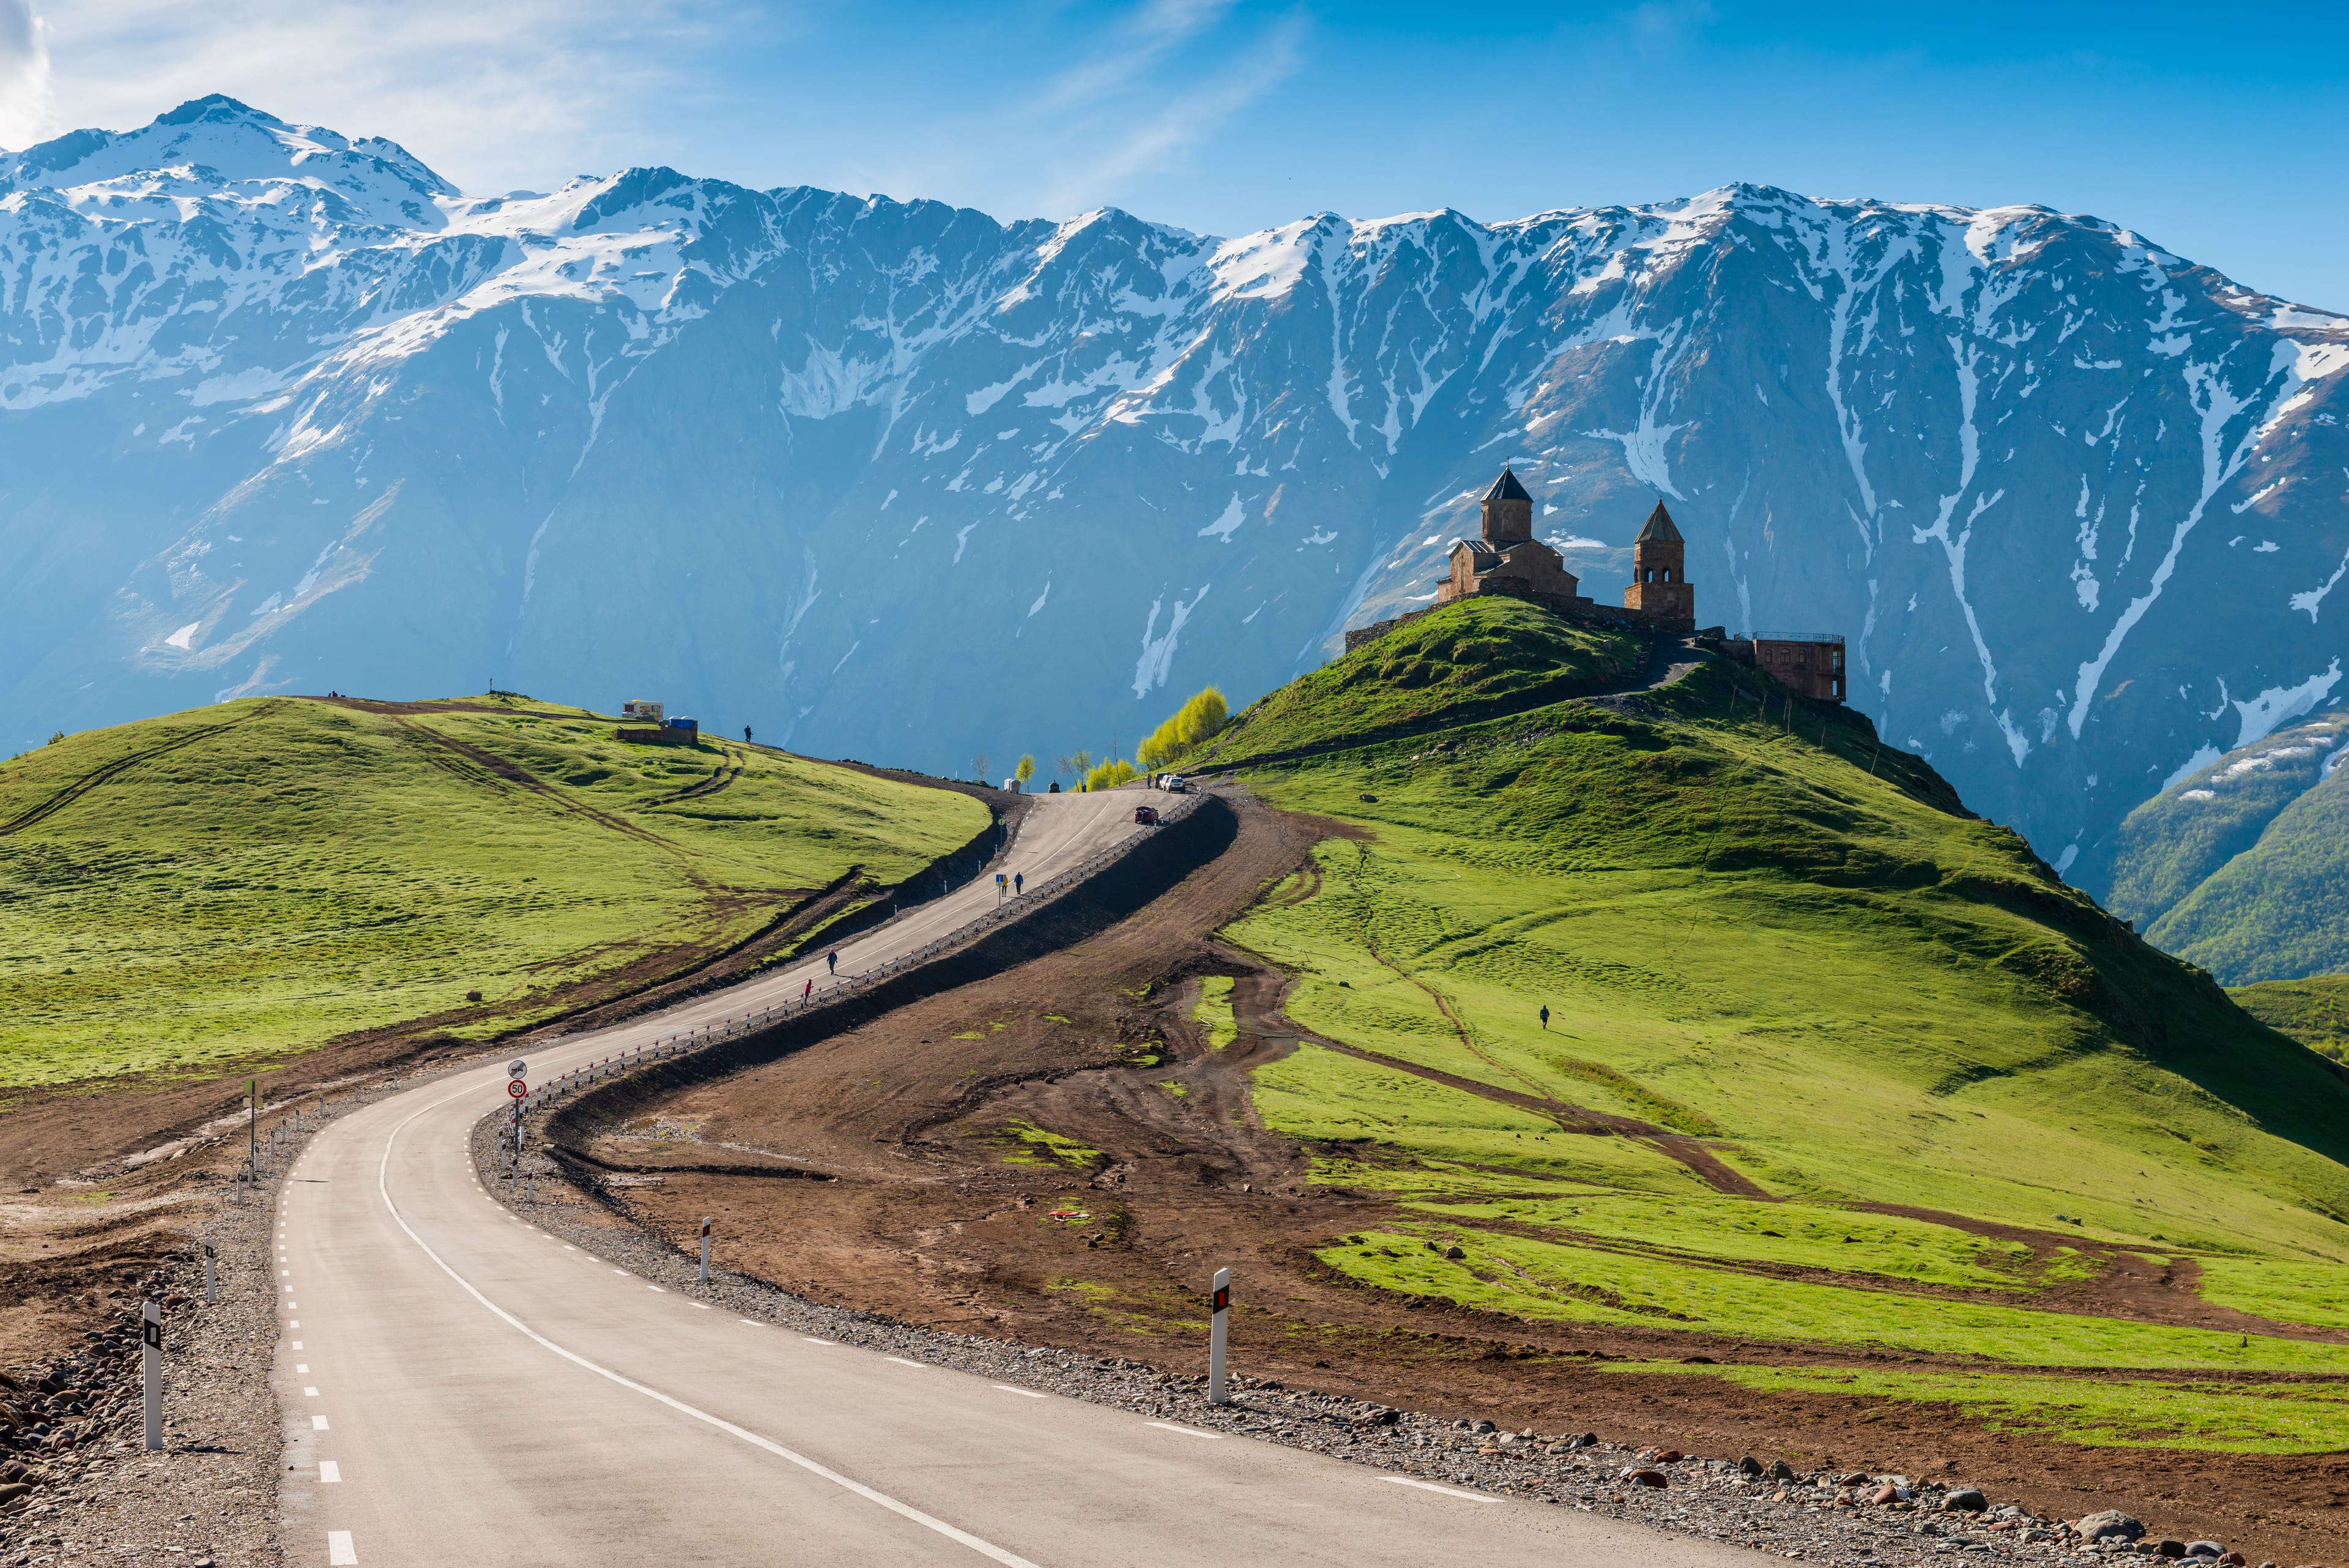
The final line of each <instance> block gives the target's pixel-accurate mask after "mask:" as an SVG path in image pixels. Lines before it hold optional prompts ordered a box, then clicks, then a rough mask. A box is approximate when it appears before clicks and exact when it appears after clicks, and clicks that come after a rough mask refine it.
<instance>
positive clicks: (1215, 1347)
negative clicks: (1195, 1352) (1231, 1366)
mask: <svg viewBox="0 0 2349 1568" xmlns="http://www.w3.org/2000/svg"><path fill="white" fill-rule="evenodd" d="M1231 1315H1232V1272H1231V1271H1230V1270H1229V1269H1217V1270H1216V1312H1215V1316H1213V1317H1212V1318H1210V1319H1209V1320H1208V1321H1209V1323H1210V1324H1213V1326H1212V1327H1210V1328H1209V1329H1208V1330H1207V1403H1208V1404H1210V1405H1228V1404H1230V1403H1231V1399H1230V1397H1228V1396H1227V1395H1226V1394H1225V1392H1224V1327H1225V1324H1226V1323H1227V1322H1228V1321H1229V1319H1230V1318H1231Z"/></svg>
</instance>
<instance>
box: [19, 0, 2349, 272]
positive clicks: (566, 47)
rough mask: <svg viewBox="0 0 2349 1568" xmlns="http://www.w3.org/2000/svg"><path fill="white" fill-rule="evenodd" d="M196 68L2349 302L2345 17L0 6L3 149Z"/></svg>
mask: <svg viewBox="0 0 2349 1568" xmlns="http://www.w3.org/2000/svg"><path fill="white" fill-rule="evenodd" d="M205 92H227V93H231V94H233V95H234V96H236V97H238V98H242V99H245V100H246V101H247V102H250V103H253V104H255V105H256V106H258V107H261V108H264V109H269V110H270V111H272V112H274V113H276V114H279V115H282V116H284V117H285V118H286V119H298V120H307V121H314V122H318V123H324V124H327V125H332V126H334V127H336V129H338V130H344V131H347V132H349V133H352V134H355V135H356V134H377V135H384V136H389V137H391V138H393V139H394V140H398V141H401V142H403V143H405V144H406V145H408V146H409V148H410V149H412V150H413V151H416V152H417V153H418V154H419V156H421V157H423V158H424V159H425V160H426V161H428V162H430V163H431V164H433V165H434V166H435V167H436V168H438V169H440V171H442V172H443V173H445V174H447V175H448V176H449V177H450V179H452V180H454V181H456V182H458V183H459V184H460V185H462V186H464V187H465V188H466V189H467V190H469V191H475V192H496V191H504V190H508V189H513V188H517V187H533V188H543V187H545V186H547V185H550V184H553V183H556V182H560V181H561V180H562V179H564V177H566V176H568V175H571V174H574V173H601V172H605V171H609V170H611V169H615V168H617V167H620V166H623V165H625V164H628V163H667V164H670V165H672V166H674V167H676V168H678V169H682V170H684V171H687V172H688V173H693V174H701V175H714V176H720V177H723V178H727V179H732V180H737V181H741V182H746V183H750V184H755V185H761V186H771V185H779V184H792V183H808V184H816V185H823V186H826V187H831V188H834V189H841V190H849V191H854V192H871V191H879V192H886V193H887V194H890V195H893V196H898V197H915V196H926V197H934V198H936V199H939V200H944V201H948V202H958V203H961V204H964V205H968V206H972V207H977V208H979V209H981V210H983V211H986V212H988V213H994V214H996V215H997V216H999V217H1025V216H1039V215H1040V216H1052V217H1058V216H1065V215H1067V214H1069V213H1076V212H1081V211H1083V210H1085V209H1087V208H1090V207H1094V206H1099V205H1103V204H1112V205H1116V206H1122V207H1125V208H1127V209H1129V210H1131V211H1133V212H1135V213H1140V214H1142V215H1143V216H1144V217H1147V218H1152V219H1155V220H1157V221H1159V222H1163V223H1176V224H1180V225H1182V226H1184V227H1185V228H1190V229H1195V230H1202V231H1206V232H1209V233H1216V234H1237V233H1241V232H1245V231H1247V230H1248V229H1252V228H1257V227H1261V226H1264V225H1267V224H1271V223H1281V222H1285V221H1288V220H1289V219H1292V218H1295V217H1299V216H1302V215H1304V214H1306V213H1314V212H1319V211H1322V210H1325V209H1327V210H1334V211H1337V212H1340V213H1346V214H1348V215H1350V216H1355V217H1370V216H1378V215H1383V214H1386V213H1397V212H1409V211H1419V210H1424V209H1428V208H1433V207H1443V206H1451V207H1456V208H1458V209H1460V210H1461V211H1463V212H1465V213H1469V214H1470V215H1471V216H1474V217H1476V218H1481V219H1495V218H1505V217H1515V216H1519V215H1522V214H1524V213H1531V212H1537V211H1540V210H1542V209H1545V208H1549V207H1562V206H1579V205H1588V204H1592V203H1599V202H1647V201H1655V200H1660V199H1663V198H1668V197H1672V196H1678V195H1685V194H1689V193H1691V192H1697V191H1701V190H1704V189H1707V188H1709V187H1712V186H1714V185H1719V184H1723V183H1725V182H1730V181H1733V180H1748V181H1754V182H1760V183H1767V184H1775V185H1784V186H1786V187H1788V188H1790V189H1793V190H1796V191H1801V192H1806V193H1809V194H1814V195H1870V196H1881V197H1886V198H1889V199H1895V200H1904V201H1935V202H1959V203H1963V204H1967V205H1994V204H1999V203H2003V202H2040V203H2044V204H2045V205H2048V206H2052V207H2057V208H2061V209H2064V210H2066V211H2072V212H2085V213H2095V215H2097V216H2099V217H2103V218H2107V219H2111V220H2114V221H2116V222H2119V223H2127V224H2129V225H2130V226H2132V227H2134V228H2136V229H2137V230H2139V231H2140V232H2142V233H2144V234H2147V235H2148V236H2150V237H2151V238H2153V239H2155V240H2156V241H2158V242H2159V243H2160V244H2164V245H2166V246H2168V248H2170V249H2172V250H2174V251H2176V252H2178V254H2183V255H2187V256H2190V257H2192V258H2194V259H2196V260H2198V261H2203V262H2207V263H2209V264H2210V265H2214V266H2217V267H2219V268H2220V269H2221V270H2223V271H2225V272H2227V273H2229V274H2230V275H2232V276H2234V277H2235V278H2237V279H2238V280H2239V281H2240V282H2243V283H2246V284H2249V285H2251V286H2254V287H2257V288H2261V289H2265V290H2267V291H2269V292H2271V293H2275V294H2279V295H2282V296H2286V297H2289V298H2292V299H2295V300H2299V301H2302V302H2304V303H2309V304H2314V305H2320V306H2330V307H2333V308H2336V309H2349V265H2344V261H2343V259H2342V258H2343V257H2344V254H2349V217H2344V207H2349V202H2344V196H2343V187H2344V178H2343V170H2344V166H2349V6H2344V5H2333V6H2330V7H2318V6H2314V5H2308V6H2295V5H2287V6H2261V5H2238V6H2233V7H2225V6H2213V5H2192V6H2185V5H2133V6H2127V7H2121V6H2108V5H2050V4H2044V3H2043V4H2038V5H1942V6H1939V7H1925V8H1920V7H1915V6H1906V5H1881V4H1875V5H1808V6H1789V5H1750V4H1744V3H1740V0H1709V3H1708V0H1692V3H1682V0H1655V3H1651V4H1645V5H1553V6H1530V5H1470V4H1449V5H1446V4H1435V5H1429V4H1418V5H1382V4H1354V5H1334V4H1267V5H1257V4H1247V3H1238V0H1233V3H1219V0H1150V3H1144V4H1079V3H1073V0H1063V3H1059V4H1040V5H1027V6H1018V5H936V4H874V5H758V4H750V3H746V0H626V3H621V0H489V3H488V4H484V3H483V0H402V3H400V4H397V5H389V4H381V3H378V0H305V3H304V4H302V5H298V6H290V5H282V4H264V3H262V0H208V3H207V4H205V5H186V4H184V0H73V3H72V4H71V5H66V4H63V3H61V0H0V145H7V146H18V145H22V144H23V143H25V142H26V141H27V140H33V139H35V138H36V137H39V136H46V135H51V134H55V133H56V132H57V131H58V130H66V129H70V128H72V127H76V126H81V125H103V126H111V127H121V126H127V125H131V124H137V123H140V122H142V121H144V120H146V119H150V118H151V117H152V116H153V115H154V114H155V113H157V112H158V111H160V109H166V108H168V107H170V106H171V104H173V103H176V102H179V101H181V100H182V99H187V98H191V97H195V96H199V95H201V94H202V93H205Z"/></svg>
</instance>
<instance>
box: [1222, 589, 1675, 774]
mask: <svg viewBox="0 0 2349 1568" xmlns="http://www.w3.org/2000/svg"><path fill="white" fill-rule="evenodd" d="M1647 663H1648V641H1647V639H1645V638H1640V637H1631V636H1627V635H1625V634H1623V633H1620V632H1611V631H1600V630H1597V629H1594V628H1588V627H1581V626H1577V625H1575V624H1573V623H1572V622H1570V621H1566V620H1562V619H1560V618H1557V616H1554V615H1552V614H1550V613H1549V612H1548V611H1547V610H1545V609H1541V608H1538V607H1535V606H1533V605H1528V604H1523V603H1520V602H1518V601H1517V600H1516V599H1506V598H1475V599H1464V600H1462V601H1461V602H1459V603H1457V604H1452V605H1446V606H1444V607H1443V608H1441V609H1437V610H1433V611H1431V612H1429V613H1428V614H1426V615H1424V616H1422V617H1421V618H1419V619H1417V620H1414V621H1412V622H1409V623H1408V624H1406V625H1403V626H1400V627H1397V628H1395V629H1394V630H1393V631H1391V632H1389V633H1388V634H1387V635H1386V636H1384V637H1382V638H1380V639H1378V640H1377V641H1375V642H1373V643H1371V644H1369V645H1367V646H1365V647H1363V648H1361V649H1356V650H1355V651H1354V652H1352V653H1350V654H1348V655H1346V657H1344V658H1343V659H1338V660H1336V661H1335V662H1333V663H1330V664H1325V665H1323V666H1322V667H1321V668H1320V669H1319V670H1314V671H1312V672H1311V673H1310V674H1308V675H1303V676H1300V677H1299V678H1298V679H1297V680H1292V681H1290V682H1289V683H1288V685H1286V686H1284V687H1281V688H1280V689H1279V690H1278V691H1273V692H1271V693H1269V694H1268V695H1266V696H1264V697H1262V698H1259V699H1258V700H1257V701H1255V702H1254V703H1252V704H1250V705H1249V707H1248V708H1247V711H1245V712H1243V713H1241V714H1240V716H1239V717H1238V718H1237V719H1235V720H1233V721H1232V723H1231V727H1230V728H1229V729H1227V730H1226V731H1225V732H1223V733H1222V734H1221V735H1219V736H1217V737H1216V740H1215V741H1214V742H1211V743H1210V744H1209V745H1208V746H1207V747H1206V748H1205V749H1204V750H1203V751H1202V752H1200V753H1198V754H1197V755H1195V756H1193V757H1188V758H1186V759H1185V764H1186V765H1187V766H1190V767H1194V768H1205V767H1206V766H1208V765H1210V764H1213V765H1215V766H1218V767H1222V766H1228V765H1230V764H1232V763H1237V762H1240V761H1244V760H1245V759H1247V758H1250V757H1264V756H1271V755H1274V754H1277V753H1288V752H1294V751H1299V750H1303V749H1307V748H1310V747H1314V746H1319V745H1326V744H1329V743H1330V742H1342V741H1348V740H1350V739H1355V738H1359V737H1361V736H1363V735H1366V734H1370V733H1372V732H1381V731H1387V730H1395V729H1402V728H1408V727H1413V726H1417V725H1422V724H1425V723H1429V722H1434V721H1439V720H1444V719H1455V720H1456V719H1466V718H1474V717H1475V716H1477V715H1479V714H1481V713H1485V712H1498V711H1504V710H1507V709H1515V708H1521V707H1529V706H1534V705H1537V704H1539V703H1542V702H1549V701H1557V700H1558V699H1559V698H1562V697H1569V696H1574V695H1577V694H1578V693H1582V692H1588V691H1609V690H1613V689H1616V688H1619V687H1620V686H1622V685H1624V684H1626V683H1628V682H1630V681H1631V680H1633V679H1635V678H1636V677H1637V676H1638V675H1639V674H1640V671H1642V670H1645V669H1646V668H1647Z"/></svg>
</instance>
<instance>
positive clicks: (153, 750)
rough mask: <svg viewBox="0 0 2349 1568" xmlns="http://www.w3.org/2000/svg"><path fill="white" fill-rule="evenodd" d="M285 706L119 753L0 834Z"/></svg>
mask: <svg viewBox="0 0 2349 1568" xmlns="http://www.w3.org/2000/svg"><path fill="white" fill-rule="evenodd" d="M283 706H284V704H283V703H282V702H265V703H264V704H262V705H261V706H260V707H258V708H255V709H254V710H253V711H251V712H249V713H240V714H238V715H237V716H236V717H235V718H233V719H231V720H228V721H227V722H223V723H219V724H206V725H203V726H202V727H201V728H198V729H195V730H192V731H191V732H188V733H187V734H184V735H181V736H180V737H178V738H177V739H175V740H170V741H162V742H158V743H156V744H155V745H152V746H149V747H147V748H146V749H145V750H143V751H137V752H133V753H130V754H129V756H126V757H117V758H116V759H115V760H114V761H112V762H110V763H107V764H106V765H105V766H104V767H101V768H97V769H93V770H92V771H91V772H89V773H87V774H83V775H82V776H81V777H80V778H78V779H76V780H74V781H73V782H72V783H71V784H67V785H66V786H65V787H64V788H62V789H60V790H58V791H57V794H53V795H51V796H49V797H48V798H47V800H45V801H43V802H41V803H40V804H39V805H36V806H33V807H31V808H29V809H27V810H26V811H22V812H19V813H18V814H17V815H15V816H13V817H11V818H9V819H8V820H7V821H6V822H0V838H5V837H7V836H10V835H11V834H16V833H21V832H23V831H24V830H25V829H26V828H27V827H30V826H33V825H34V824H35V823H37V822H40V821H43V820H45V819H46V818H47V817H50V816H54V815H57V813H58V812H60V811H63V810H64V809H65V808H66V807H67V806H68V805H72V804H73V803H74V802H76V801H78V800H79V799H80V798H81V797H82V796H84V795H86V794H88V793H89V792H90V791H92V790H94V789H96V788H98V786H99V785H101V784H108V783H110V782H111V781H113V780H115V779H118V778H120V777H121V776H122V775H123V774H126V773H128V772H129V771H130V770H131V769H132V768H134V767H136V766H138V765H139V764H140V763H147V762H152V761H154V760H155V759H156V758H157V757H160V756H167V755H169V754H170V753H173V752H176V751H179V750H181V749H182V748H183V747H187V746H191V745H194V744H195V743H196V742H199V741H204V740H209V739H211V738H212V737H213V736H215V735H220V734H224V733H226V732H228V731H230V730H233V729H235V728H236V727H237V726H238V725H240V724H243V723H245V722H248V721H250V720H254V719H259V718H262V717H264V716H265V715H267V714H270V713H274V712H275V711H277V710H278V709H279V708H281V707H283Z"/></svg>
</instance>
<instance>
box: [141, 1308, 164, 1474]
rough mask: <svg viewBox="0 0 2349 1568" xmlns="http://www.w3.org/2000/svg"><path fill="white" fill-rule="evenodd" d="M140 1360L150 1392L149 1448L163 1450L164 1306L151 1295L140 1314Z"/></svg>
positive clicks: (159, 1451)
mask: <svg viewBox="0 0 2349 1568" xmlns="http://www.w3.org/2000/svg"><path fill="white" fill-rule="evenodd" d="M139 1320H140V1321H139V1346H140V1348H139V1360H140V1372H141V1373H142V1374H143V1376H144V1380H145V1383H146V1392H147V1451H148V1452H149V1453H150V1454H160V1453H161V1452H162V1451H163V1309H162V1308H161V1307H159V1306H157V1305H156V1304H155V1303H154V1301H153V1300H152V1299H151V1298H150V1299H149V1301H148V1302H147V1303H146V1304H145V1305H144V1306H142V1307H141V1308H140V1314H139Z"/></svg>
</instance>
